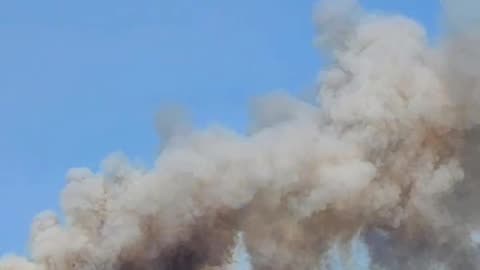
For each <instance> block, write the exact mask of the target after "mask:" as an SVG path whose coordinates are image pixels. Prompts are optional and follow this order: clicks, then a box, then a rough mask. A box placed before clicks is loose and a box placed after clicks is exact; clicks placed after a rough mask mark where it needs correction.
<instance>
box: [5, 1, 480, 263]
mask: <svg viewBox="0 0 480 270" xmlns="http://www.w3.org/2000/svg"><path fill="white" fill-rule="evenodd" d="M460 2H466V1H460ZM464 5H465V4H464ZM444 6H445V7H446V8H448V10H446V12H445V13H446V16H445V20H444V23H445V25H446V27H445V33H443V34H442V35H443V39H442V40H441V41H439V42H438V43H437V44H434V45H431V42H430V41H429V40H428V38H427V36H426V32H425V30H424V29H423V28H422V26H420V25H419V24H418V23H416V22H415V21H413V20H411V19H409V18H405V17H402V16H387V15H378V14H371V13H368V12H366V11H365V10H362V8H361V7H360V6H359V5H358V3H356V2H355V1H353V0H342V1H330V2H322V3H321V4H320V5H319V7H318V9H316V12H315V23H316V25H317V29H318V31H317V36H316V44H317V45H318V46H319V48H320V49H321V50H322V52H323V53H324V55H325V56H326V57H328V58H329V59H330V62H331V64H330V66H329V67H328V68H326V69H324V71H322V72H321V74H320V79H319V82H318V85H317V100H316V101H315V102H305V101H302V100H300V99H296V98H294V97H291V96H288V95H287V94H284V93H279V92H277V93H273V94H271V95H267V96H264V97H261V98H258V99H257V100H256V101H255V102H254V106H253V109H252V118H253V119H252V125H251V127H252V129H251V131H250V132H249V134H248V135H242V134H237V133H235V132H233V131H230V130H227V129H224V128H221V127H212V128H208V129H206V130H199V131H192V130H190V129H189V128H186V125H184V124H181V125H177V124H176V123H175V122H174V121H171V120H169V118H168V117H163V116H160V117H159V119H161V122H160V123H159V124H158V126H159V129H160V131H159V132H160V133H161V134H162V135H163V136H164V137H168V141H167V142H166V143H165V145H163V147H162V150H161V153H160V154H159V156H158V158H157V160H156V162H155V165H154V166H153V168H151V169H148V170H146V169H142V168H137V167H135V166H134V165H131V164H130V163H129V162H128V159H127V158H126V157H124V156H121V155H118V154H117V155H112V156H110V157H108V158H107V159H106V160H105V161H104V162H103V163H102V168H101V170H100V171H98V172H92V171H91V170H90V169H88V168H76V169H71V170H70V171H69V172H68V173H67V176H66V180H67V184H66V187H65V189H64V190H63V192H62V195H61V205H62V208H63V215H64V217H65V222H64V223H60V222H59V221H58V219H57V217H56V215H55V214H54V213H52V212H45V213H42V214H39V215H38V216H37V217H35V219H34V221H33V224H32V227H31V238H30V239H31V241H30V251H31V253H30V256H29V257H28V258H21V257H16V256H7V257H4V258H3V260H1V261H0V270H173V269H181V270H190V269H191V270H207V269H210V270H211V269H227V268H228V265H229V262H230V260H231V258H232V252H233V250H234V248H235V246H236V239H237V235H238V234H239V233H241V234H242V235H243V241H244V244H245V247H246V250H247V251H248V254H249V256H250V260H251V264H252V267H253V269H255V270H273V269H275V270H292V269H295V270H309V269H323V268H327V267H328V266H326V264H325V263H322V261H323V260H325V258H326V256H327V255H326V254H327V253H328V251H329V250H330V249H331V248H332V247H333V246H337V247H340V249H344V250H345V251H346V252H345V254H348V246H349V243H350V242H351V241H352V239H353V238H355V237H356V236H358V235H360V236H361V238H362V239H363V240H362V241H365V243H366V244H367V245H368V247H369V250H370V257H371V262H372V266H371V267H372V269H378V268H380V269H455V270H456V269H460V270H471V269H480V266H478V265H479V264H478V261H477V260H478V258H477V256H478V251H477V249H476V246H475V244H474V243H473V241H472V237H471V234H472V232H474V231H475V230H477V229H479V225H480V213H477V212H478V211H477V206H478V205H479V203H480V199H479V198H480V196H478V195H479V194H480V185H479V183H478V180H479V179H477V178H478V176H479V175H480V169H479V167H478V166H477V161H478V160H479V159H478V157H479V156H480V150H479V146H480V139H479V138H480V129H479V128H477V126H478V124H480V117H479V116H480V75H479V73H478V72H479V70H480V69H479V68H480V46H479V45H480V35H478V33H477V32H476V30H475V27H472V22H471V21H474V20H470V21H469V23H464V22H462V23H461V24H455V23H454V22H457V21H458V18H461V17H462V16H461V15H459V12H458V9H456V11H455V12H450V13H449V10H450V9H452V6H455V5H454V4H453V0H451V1H450V2H448V3H445V4H444ZM464 8H465V7H464ZM467 9H468V8H467ZM452 10H453V9H452ZM312 104H314V105H312ZM159 121H160V120H159ZM187 130H188V132H185V131H187Z"/></svg>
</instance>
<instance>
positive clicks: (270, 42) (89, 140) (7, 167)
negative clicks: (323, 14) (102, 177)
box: [0, 0, 439, 254]
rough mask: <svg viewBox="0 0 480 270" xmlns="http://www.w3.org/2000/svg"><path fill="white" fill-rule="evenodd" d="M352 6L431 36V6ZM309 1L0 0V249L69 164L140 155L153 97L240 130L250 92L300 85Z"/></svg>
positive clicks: (310, 57) (150, 142)
mask: <svg viewBox="0 0 480 270" xmlns="http://www.w3.org/2000/svg"><path fill="white" fill-rule="evenodd" d="M362 2H363V4H364V6H366V7H368V8H371V9H380V10H386V11H390V12H399V13H402V14H405V15H409V16H411V17H414V18H416V19H417V20H419V21H421V22H422V23H424V25H426V27H427V29H428V30H429V31H430V32H431V33H436V32H437V27H436V26H435V24H436V17H437V16H438V9H439V7H438V6H439V4H438V3H437V1H433V0H423V1H418V0H395V1H385V0H375V1H373V0H370V1H368V0H367V1H362ZM314 3H315V1H313V0H295V1H292V0H261V1H259V0H241V1H235V0H233V1H232V0H230V1H225V0H202V1H198V0H176V1H164V0H138V1H131V0H128V1H127V0H105V1H96V0H82V1H60V0H57V1H55V0H42V1H35V0H30V1H28V0H2V1H0V121H1V126H0V181H1V186H0V214H1V216H2V220H1V222H0V254H3V253H5V252H17V253H21V254H24V253H25V250H26V249H25V246H26V245H25V244H26V242H27V237H28V230H29V225H30V221H31V219H32V217H33V216H34V215H35V213H37V212H39V211H41V210H43V209H47V208H53V209H58V194H59V192H60V190H61V188H62V186H63V185H64V179H63V177H64V174H65V172H66V170H67V169H68V168H70V167H75V166H89V167H93V168H96V167H97V164H98V162H99V161H101V160H102V159H103V158H104V157H105V156H106V155H107V154H108V153H110V152H113V151H117V150H121V151H123V152H125V153H127V154H128V155H129V156H131V157H132V158H133V159H139V160H143V161H145V162H147V163H148V162H150V161H151V160H152V159H153V157H154V155H155V153H156V151H157V149H158V141H157V138H156V134H155V131H154V128H153V117H154V114H155V112H156V110H157V109H158V106H159V105H160V104H162V103H169V102H174V103H179V104H183V105H185V106H186V107H187V108H188V109H190V110H191V111H192V112H193V114H194V115H195V120H196V123H197V124H198V125H201V126H202V125H205V124H208V123H213V122H221V123H223V124H225V125H226V126H229V127H231V128H234V129H237V130H242V129H243V128H244V127H245V125H246V118H247V114H246V108H247V104H248V100H249V97H251V96H254V95H258V94H260V93H262V92H267V91H270V90H275V89H279V88H280V89H289V90H290V91H292V92H299V91H302V90H304V89H307V88H309V87H311V85H312V83H313V82H314V80H315V77H316V75H317V73H318V71H319V70H320V68H321V66H322V65H321V59H320V58H319V56H318V53H317V51H316V50H315V49H314V48H313V45H312V39H313V25H312V22H311V12H312V5H313V4H314Z"/></svg>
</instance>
